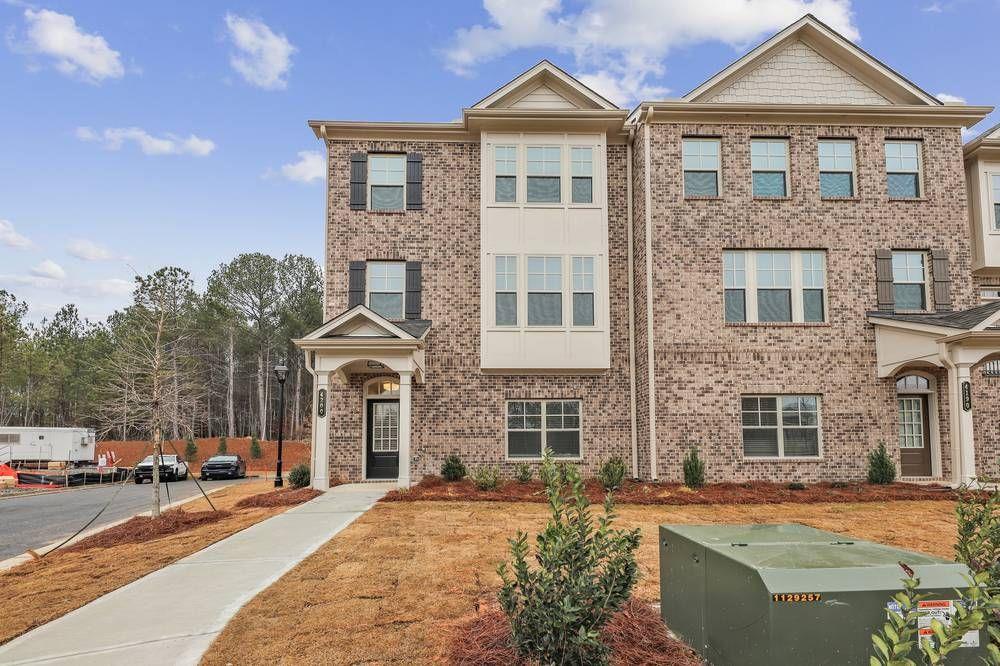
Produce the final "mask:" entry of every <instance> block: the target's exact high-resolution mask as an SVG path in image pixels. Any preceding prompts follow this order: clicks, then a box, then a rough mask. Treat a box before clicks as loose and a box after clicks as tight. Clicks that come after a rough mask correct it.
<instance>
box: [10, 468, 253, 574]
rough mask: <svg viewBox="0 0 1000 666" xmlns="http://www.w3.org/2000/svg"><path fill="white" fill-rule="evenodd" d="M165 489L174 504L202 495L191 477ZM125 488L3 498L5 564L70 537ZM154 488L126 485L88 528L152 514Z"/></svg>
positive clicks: (164, 495) (208, 484) (206, 484)
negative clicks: (31, 549) (17, 556)
mask: <svg viewBox="0 0 1000 666" xmlns="http://www.w3.org/2000/svg"><path fill="white" fill-rule="evenodd" d="M243 482H245V479H242V480H237V481H231V480H219V481H202V482H201V484H202V487H204V488H205V491H206V492H207V491H208V490H210V489H211V488H218V487H219V486H223V485H226V484H230V483H243ZM166 485H169V486H170V501H171V502H176V501H177V500H181V499H185V498H187V497H191V496H192V495H197V494H199V490H198V486H197V485H195V482H194V481H193V480H192V479H190V478H189V479H188V480H187V481H178V482H175V483H170V484H166ZM120 486H121V484H116V485H113V486H105V487H102V488H78V489H71V490H63V491H60V492H54V493H45V494H42V495H25V496H20V497H7V498H0V560H5V559H7V558H8V557H14V556H16V555H20V554H21V553H23V552H24V551H26V550H28V549H29V548H40V547H41V546H46V545H48V544H50V543H52V542H53V541H56V540H57V539H65V538H66V537H68V536H70V535H71V534H73V533H74V532H76V531H77V530H78V529H80V527H81V526H83V524H84V523H86V522H87V521H88V520H90V519H91V518H93V517H94V514H96V513H97V512H98V511H100V509H101V507H102V506H104V505H105V503H107V501H108V500H109V499H111V497H112V495H114V493H115V491H116V490H117V489H118V488H119V487H120ZM152 488H153V487H152V485H151V484H148V483H144V484H142V485H136V484H134V483H132V482H131V481H130V482H128V483H126V484H125V485H124V487H122V488H121V492H119V493H118V495H117V496H116V497H115V499H114V501H113V502H112V503H111V505H110V506H109V507H108V508H107V509H106V510H105V511H104V513H102V514H101V517H100V518H98V519H97V520H96V521H94V523H93V524H92V525H90V527H88V528H87V529H93V528H95V527H100V526H101V525H107V524H108V523H113V522H115V521H117V520H121V519H123V518H131V517H132V516H134V515H136V514H137V513H142V512H143V511H149V507H150V503H151V502H152V500H153V490H152ZM160 501H161V502H162V504H163V505H166V504H167V503H168V501H167V493H166V489H165V488H162V489H161V491H160Z"/></svg>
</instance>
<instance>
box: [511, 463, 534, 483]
mask: <svg viewBox="0 0 1000 666" xmlns="http://www.w3.org/2000/svg"><path fill="white" fill-rule="evenodd" d="M534 475H535V472H534V471H533V470H532V469H531V465H529V464H528V463H518V465H517V467H516V468H514V478H515V479H517V480H518V481H519V482H520V483H528V482H529V481H531V478H532V477H533V476H534Z"/></svg>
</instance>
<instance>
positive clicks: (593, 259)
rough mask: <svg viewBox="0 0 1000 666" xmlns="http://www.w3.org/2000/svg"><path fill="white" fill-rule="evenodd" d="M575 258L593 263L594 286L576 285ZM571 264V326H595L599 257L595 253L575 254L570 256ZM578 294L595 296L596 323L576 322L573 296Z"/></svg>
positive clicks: (585, 327) (592, 279) (594, 311)
mask: <svg viewBox="0 0 1000 666" xmlns="http://www.w3.org/2000/svg"><path fill="white" fill-rule="evenodd" d="M574 259H590V265H591V268H592V270H591V272H590V281H591V282H592V283H593V287H592V288H591V289H577V288H576V285H575V284H573V278H574V277H576V274H575V273H574V272H573V260H574ZM569 264H570V266H569V281H570V284H569V299H570V302H569V317H570V322H569V327H570V328H583V329H590V328H594V327H596V326H597V257H595V256H594V255H591V254H574V255H571V256H570V258H569ZM581 275H586V273H581ZM576 294H590V295H591V296H593V319H594V323H593V324H577V323H575V322H574V321H573V313H574V310H573V297H574V296H575V295H576Z"/></svg>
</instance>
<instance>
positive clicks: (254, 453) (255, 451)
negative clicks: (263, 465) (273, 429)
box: [250, 435, 264, 459]
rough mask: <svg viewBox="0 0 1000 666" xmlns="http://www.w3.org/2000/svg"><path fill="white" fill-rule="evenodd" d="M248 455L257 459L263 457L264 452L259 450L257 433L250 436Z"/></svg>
mask: <svg viewBox="0 0 1000 666" xmlns="http://www.w3.org/2000/svg"><path fill="white" fill-rule="evenodd" d="M250 457H251V458H255V459H259V458H263V457H264V452H263V451H261V450H260V440H259V439H257V435H254V436H253V437H251V438H250Z"/></svg>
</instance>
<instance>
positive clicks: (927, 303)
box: [892, 250, 934, 312]
mask: <svg viewBox="0 0 1000 666" xmlns="http://www.w3.org/2000/svg"><path fill="white" fill-rule="evenodd" d="M897 254H919V255H920V256H922V257H923V261H924V279H923V280H922V281H918V280H902V281H900V282H897V281H896V271H895V269H894V270H893V275H892V286H893V301H895V289H896V285H897V284H920V285H923V287H924V307H923V309H919V308H918V309H916V310H913V309H908V310H897V312H930V311H931V310H932V309H933V307H934V306H933V304H932V303H931V290H930V284H931V265H930V253H929V252H925V251H923V250H892V256H895V255H897Z"/></svg>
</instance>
